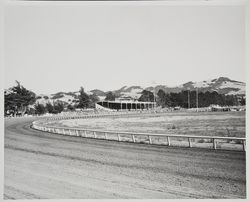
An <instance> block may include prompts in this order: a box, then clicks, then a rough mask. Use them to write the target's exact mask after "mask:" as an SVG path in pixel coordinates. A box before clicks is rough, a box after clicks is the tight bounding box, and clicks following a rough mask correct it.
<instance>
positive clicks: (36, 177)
mask: <svg viewBox="0 0 250 202" xmlns="http://www.w3.org/2000/svg"><path fill="white" fill-rule="evenodd" d="M33 120H35V118H16V119H6V120H5V150H4V155H5V156H4V158H5V159H4V199H40V198H42V199H62V198H64V199H66V198H78V199H79V198H83V199H86V198H89V199H90V198H99V199H100V198H125V199H126V198H141V199H146V198H165V199H169V198H179V199H180V198H246V159H245V152H237V151H213V150H206V149H195V148H174V147H167V146H156V145H146V144H133V143H126V142H115V141H105V140H96V139H86V138H80V137H69V136H62V135H56V134H50V133H44V132H40V131H36V130H33V129H31V128H30V124H31V121H33Z"/></svg>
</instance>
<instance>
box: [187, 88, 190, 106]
mask: <svg viewBox="0 0 250 202" xmlns="http://www.w3.org/2000/svg"><path fill="white" fill-rule="evenodd" d="M187 90H188V109H189V108H190V89H189V88H188V89H187Z"/></svg>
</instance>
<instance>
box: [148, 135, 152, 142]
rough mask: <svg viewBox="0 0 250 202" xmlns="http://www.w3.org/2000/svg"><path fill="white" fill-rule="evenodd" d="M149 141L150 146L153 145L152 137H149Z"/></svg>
mask: <svg viewBox="0 0 250 202" xmlns="http://www.w3.org/2000/svg"><path fill="white" fill-rule="evenodd" d="M148 140H149V144H152V139H151V136H150V135H149V136H148Z"/></svg>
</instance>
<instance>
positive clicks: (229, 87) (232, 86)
mask: <svg viewBox="0 0 250 202" xmlns="http://www.w3.org/2000/svg"><path fill="white" fill-rule="evenodd" d="M197 88H198V90H199V92H206V91H210V92H212V91H217V92H218V93H219V94H225V95H243V96H244V95H245V88H246V84H245V83H244V82H240V81H235V80H231V79H229V78H227V77H219V78H217V79H209V80H205V81H200V82H193V81H189V82H187V83H184V84H181V85H179V86H175V87H169V86H166V85H156V86H154V87H153V86H149V87H146V88H143V87H141V86H123V87H122V88H120V89H117V90H113V91H112V92H113V93H114V94H115V95H116V96H117V97H127V98H132V99H138V98H139V97H140V96H141V93H142V91H143V90H144V89H145V90H148V91H151V92H155V93H157V92H158V91H159V90H160V89H162V90H164V91H165V92H166V93H170V92H175V93H177V92H181V91H183V90H190V91H192V90H196V89H197ZM87 93H88V94H95V95H97V96H98V97H99V99H100V100H103V99H105V96H106V93H107V92H105V91H102V90H99V89H94V90H91V91H89V92H87ZM78 95H79V92H78V91H75V92H58V93H55V94H50V95H38V96H37V102H39V103H42V104H45V103H47V102H56V101H61V102H64V103H67V104H74V103H75V101H76V99H77V96H78Z"/></svg>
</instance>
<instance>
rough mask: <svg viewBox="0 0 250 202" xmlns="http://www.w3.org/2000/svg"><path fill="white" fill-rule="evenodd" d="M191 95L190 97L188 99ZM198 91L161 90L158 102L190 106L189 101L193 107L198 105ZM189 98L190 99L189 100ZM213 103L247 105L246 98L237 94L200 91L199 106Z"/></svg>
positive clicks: (166, 104)
mask: <svg viewBox="0 0 250 202" xmlns="http://www.w3.org/2000/svg"><path fill="white" fill-rule="evenodd" d="M188 97H189V99H188ZM196 99H197V92H196V91H182V92H179V93H165V92H164V91H163V90H159V91H158V93H157V104H158V105H160V106H162V107H176V106H180V107H183V108H188V102H189V104H190V107H191V108H194V107H196V106H197V104H196ZM188 100H189V101H188ZM212 104H215V105H220V106H235V105H245V99H244V98H243V97H240V98H239V97H238V96H236V95H223V94H219V93H217V92H216V91H213V92H209V91H207V92H205V93H204V92H198V107H208V106H210V105H212Z"/></svg>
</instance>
